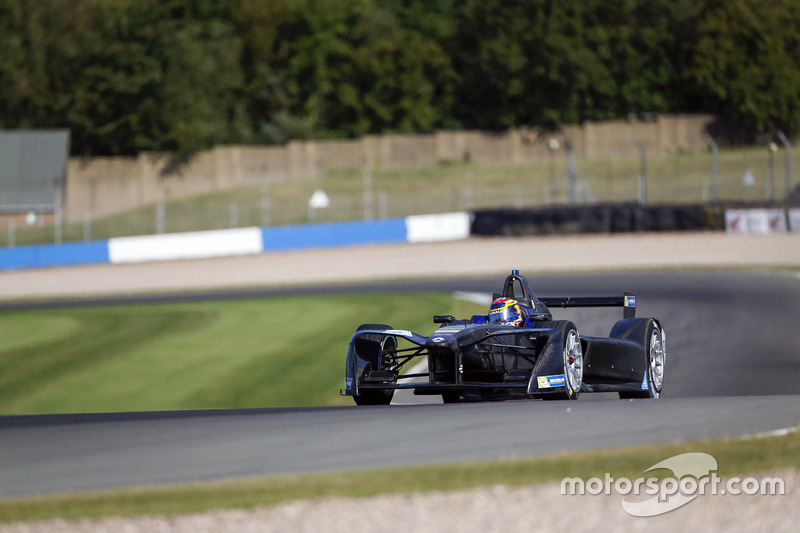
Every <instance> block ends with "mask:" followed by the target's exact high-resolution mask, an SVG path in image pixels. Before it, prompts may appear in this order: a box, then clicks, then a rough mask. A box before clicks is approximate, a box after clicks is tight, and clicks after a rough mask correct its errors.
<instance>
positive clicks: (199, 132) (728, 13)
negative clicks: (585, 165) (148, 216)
mask: <svg viewBox="0 0 800 533" xmlns="http://www.w3.org/2000/svg"><path fill="white" fill-rule="evenodd" d="M0 49H1V50H2V53H1V54H0V87H2V89H0V128H49V127H67V128H70V129H71V131H72V150H73V153H74V154H76V155H117V154H123V155H135V154H137V153H139V152H140V151H145V150H171V151H176V152H178V153H179V154H188V153H192V152H195V151H198V150H201V149H204V148H208V147H211V146H213V145H215V144H219V143H250V142H267V143H283V142H286V141H287V140H291V139H302V138H330V137H355V136H361V135H366V134H381V133H387V132H429V131H432V130H434V129H437V128H454V127H463V128H481V129H487V130H501V129H505V128H509V127H516V126H546V127H557V126H559V125H562V124H568V123H578V122H581V121H584V120H600V119H614V118H627V117H628V116H630V115H637V116H638V115H643V114H646V113H672V112H709V113H718V114H721V115H723V116H725V117H727V118H730V119H732V120H733V121H734V122H736V123H737V124H739V125H740V126H742V127H744V128H747V129H749V130H751V131H754V132H766V133H774V132H775V131H777V130H778V129H782V130H784V131H785V132H787V133H791V132H796V131H797V130H798V128H799V127H800V93H799V92H798V91H797V90H796V87H797V86H798V82H800V10H798V9H797V6H796V0H769V1H767V2H757V1H756V0H699V1H693V0H614V1H611V2H609V1H607V0H566V1H554V0H524V1H519V0H466V1H464V2H455V1H454V0H438V1H436V2H423V1H422V0H271V1H269V2H260V1H258V0H202V1H199V2H193V1H191V0H112V1H108V0H41V1H39V2H28V1H26V0H0Z"/></svg>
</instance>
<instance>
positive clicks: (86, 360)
mask: <svg viewBox="0 0 800 533" xmlns="http://www.w3.org/2000/svg"><path fill="white" fill-rule="evenodd" d="M483 311H485V310H484V309H483V306H479V305H477V304H474V303H470V302H465V301H463V300H458V299H456V298H454V297H453V296H452V295H451V294H447V293H427V292H422V293H419V292H417V293H406V294H389V293H369V294H340V295H325V296H292V297H286V298H261V299H241V300H224V301H204V302H179V303H158V304H127V305H98V306H86V307H63V308H51V309H37V310H23V311H10V310H9V311H2V312H0V415H15V414H45V413H85V412H118V411H161V410H181V409H234V408H249V407H305V406H324V405H351V404H352V400H351V399H349V398H341V397H340V396H339V395H338V391H339V389H340V388H341V387H342V386H343V384H344V383H343V380H344V362H345V355H346V353H347V345H348V343H349V341H350V337H351V335H352V334H353V332H355V330H356V328H357V327H358V326H359V325H360V324H362V323H386V324H389V325H392V326H395V327H403V328H404V329H411V330H414V331H419V332H423V333H425V332H430V331H433V330H434V329H435V326H434V324H433V322H432V317H433V315H434V314H454V315H457V316H460V317H464V316H467V317H468V316H471V315H472V314H473V313H478V312H483Z"/></svg>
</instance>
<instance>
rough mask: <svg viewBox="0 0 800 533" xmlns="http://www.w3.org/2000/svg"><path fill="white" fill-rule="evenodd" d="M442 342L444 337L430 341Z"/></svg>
mask: <svg viewBox="0 0 800 533" xmlns="http://www.w3.org/2000/svg"><path fill="white" fill-rule="evenodd" d="M442 341H444V337H434V338H432V339H431V342H442Z"/></svg>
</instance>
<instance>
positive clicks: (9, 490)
mask: <svg viewBox="0 0 800 533" xmlns="http://www.w3.org/2000/svg"><path fill="white" fill-rule="evenodd" d="M531 281H532V283H533V287H534V290H535V291H536V292H537V294H538V295H540V296H557V295H573V296H579V295H604V294H617V293H621V291H622V290H633V291H634V292H635V293H636V294H637V303H638V305H639V307H638V310H637V314H638V315H639V316H655V317H658V318H660V319H661V320H662V322H663V323H664V325H665V328H666V330H667V345H668V354H667V366H666V375H665V385H664V387H665V392H664V397H663V398H662V399H661V400H657V401H652V400H636V401H622V400H618V399H614V397H613V396H612V395H589V394H585V395H583V396H581V398H580V399H579V400H578V401H576V402H548V403H545V402H540V401H517V402H497V403H484V404H460V405H397V406H387V407H370V408H357V407H355V406H353V407H333V408H307V409H305V408H304V409H263V410H246V411H191V412H162V413H122V414H90V415H47V416H22V417H0V496H3V497H8V496H14V495H29V494H35V493H54V492H64V491H85V490H95V489H106V488H115V487H130V486H137V485H152V484H163V483H181V482H192V481H201V480H210V479H223V478H240V477H248V476H262V475H275V474H281V473H300V472H318V471H338V470H351V469H359V468H373V467H380V466H399V465H410V464H433V463H442V462H454V461H461V460H492V459H503V458H511V457H521V456H535V455H542V454H549V453H555V452H570V451H577V450H588V449H597V448H608V447H617V446H622V445H629V444H645V445H646V444H657V443H662V442H677V441H691V440H697V439H706V438H715V437H737V436H743V435H752V434H757V433H762V432H771V431H776V430H780V429H784V428H791V427H796V426H798V425H800V350H798V348H797V347H798V346H800V328H798V326H797V325H798V320H797V319H798V317H800V278H798V276H797V275H796V274H792V273H781V272H771V273H770V272H757V271H753V272H745V271H697V272H691V271H690V272H677V271H676V272H651V273H625V274H601V275H582V274H572V275H565V276H539V277H536V278H535V279H532V280H531ZM497 284H498V280H497V279H495V278H492V279H463V280H448V281H446V282H435V281H409V282H396V283H390V284H369V285H359V286H353V287H346V286H339V287H334V288H329V289H320V288H308V289H305V290H307V291H312V292H348V291H375V292H380V291H385V290H410V289H415V290H444V291H455V290H461V291H475V292H491V291H493V290H497V288H498V287H497ZM285 294H286V291H285V290H275V289H270V290H260V291H259V290H247V291H237V292H223V293H219V292H218V293H213V294H208V295H197V294H195V295H192V296H184V298H188V297H191V298H203V297H210V298H228V297H237V298H252V297H264V296H277V295H285ZM159 298H164V297H163V296H161V297H159ZM81 303H82V304H86V301H83V302H81ZM65 304H66V305H69V303H65V302H61V303H59V305H65ZM75 304H77V302H76V303H75ZM26 305H49V304H44V303H37V304H26ZM554 314H556V317H557V318H570V319H573V320H575V322H576V324H578V327H579V329H580V330H581V332H583V333H585V334H593V335H598V334H607V332H608V329H609V328H610V327H611V324H612V323H613V321H614V320H615V319H616V318H618V315H621V312H620V311H619V310H610V309H609V310H589V309H582V310H577V311H570V312H567V311H558V310H554ZM393 326H395V327H402V324H393ZM336 392H337V391H331V393H332V394H336Z"/></svg>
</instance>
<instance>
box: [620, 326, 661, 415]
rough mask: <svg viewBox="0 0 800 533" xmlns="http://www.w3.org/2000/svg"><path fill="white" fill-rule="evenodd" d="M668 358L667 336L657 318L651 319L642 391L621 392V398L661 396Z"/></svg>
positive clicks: (647, 336)
mask: <svg viewBox="0 0 800 533" xmlns="http://www.w3.org/2000/svg"><path fill="white" fill-rule="evenodd" d="M666 359H667V336H666V333H665V332H664V328H662V327H661V325H660V324H659V323H658V321H657V320H650V323H649V324H648V325H647V329H646V330H645V336H644V363H645V373H644V376H643V377H642V390H641V391H626V392H620V393H619V397H620V398H624V399H627V398H660V397H661V387H662V385H663V384H664V363H665V362H666Z"/></svg>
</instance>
